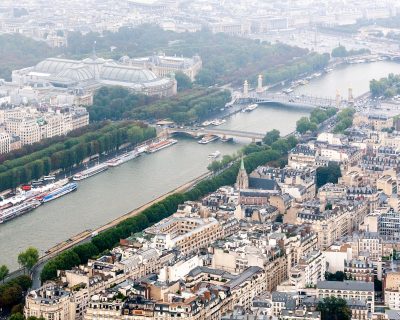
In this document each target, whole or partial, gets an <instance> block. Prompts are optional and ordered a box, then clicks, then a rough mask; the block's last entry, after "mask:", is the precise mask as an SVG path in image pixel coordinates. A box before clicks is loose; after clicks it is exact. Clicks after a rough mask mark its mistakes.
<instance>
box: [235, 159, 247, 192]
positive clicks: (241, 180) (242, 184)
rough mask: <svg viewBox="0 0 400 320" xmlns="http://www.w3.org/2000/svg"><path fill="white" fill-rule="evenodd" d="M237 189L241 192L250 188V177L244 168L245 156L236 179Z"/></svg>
mask: <svg viewBox="0 0 400 320" xmlns="http://www.w3.org/2000/svg"><path fill="white" fill-rule="evenodd" d="M236 188H238V189H239V190H242V189H248V188H249V177H248V175H247V172H246V168H245V167H244V161H243V156H242V159H241V160H240V169H239V172H238V176H237V179H236Z"/></svg>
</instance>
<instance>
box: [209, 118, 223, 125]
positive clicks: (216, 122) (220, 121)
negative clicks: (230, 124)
mask: <svg viewBox="0 0 400 320" xmlns="http://www.w3.org/2000/svg"><path fill="white" fill-rule="evenodd" d="M225 122H226V120H225V119H215V120H213V121H211V124H212V125H214V126H220V125H221V124H224V123H225Z"/></svg>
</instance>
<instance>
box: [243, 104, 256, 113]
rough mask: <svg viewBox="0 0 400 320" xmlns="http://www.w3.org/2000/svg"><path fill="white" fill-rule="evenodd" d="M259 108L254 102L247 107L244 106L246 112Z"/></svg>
mask: <svg viewBox="0 0 400 320" xmlns="http://www.w3.org/2000/svg"><path fill="white" fill-rule="evenodd" d="M257 108H258V104H257V103H254V104H251V105H249V106H247V107H246V108H244V112H251V111H253V110H255V109H257Z"/></svg>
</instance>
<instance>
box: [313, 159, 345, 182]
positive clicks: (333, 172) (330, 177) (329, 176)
mask: <svg viewBox="0 0 400 320" xmlns="http://www.w3.org/2000/svg"><path fill="white" fill-rule="evenodd" d="M316 175H317V177H316V178H317V188H319V187H322V186H323V185H325V184H327V183H337V182H338V179H339V178H340V177H341V176H342V173H341V171H340V166H339V165H338V164H337V163H334V162H329V164H328V166H327V167H318V168H317V173H316Z"/></svg>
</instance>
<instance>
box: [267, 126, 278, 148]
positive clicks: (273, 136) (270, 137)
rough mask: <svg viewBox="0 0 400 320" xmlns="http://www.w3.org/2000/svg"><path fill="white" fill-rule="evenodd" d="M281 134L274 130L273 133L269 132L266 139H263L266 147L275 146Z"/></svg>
mask: <svg viewBox="0 0 400 320" xmlns="http://www.w3.org/2000/svg"><path fill="white" fill-rule="evenodd" d="M280 134H281V133H280V132H279V130H276V129H273V130H271V131H268V132H267V133H266V135H265V137H264V138H263V142H264V143H265V144H266V145H269V146H270V145H271V144H273V143H274V142H275V141H277V140H278V139H279V138H280Z"/></svg>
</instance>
